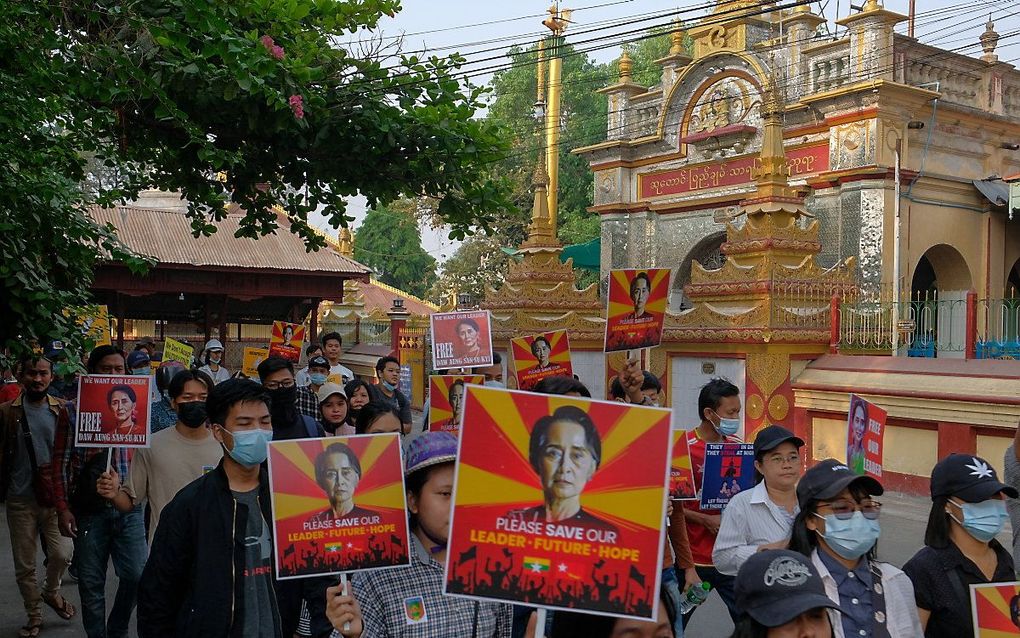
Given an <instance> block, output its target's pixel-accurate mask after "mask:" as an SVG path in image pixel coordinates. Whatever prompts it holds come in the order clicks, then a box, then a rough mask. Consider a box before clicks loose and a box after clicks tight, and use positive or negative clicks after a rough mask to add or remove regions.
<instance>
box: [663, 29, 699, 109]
mask: <svg viewBox="0 0 1020 638" xmlns="http://www.w3.org/2000/svg"><path fill="white" fill-rule="evenodd" d="M670 41H671V42H672V46H670V48H669V55H667V56H666V57H664V58H660V59H658V60H656V61H655V63H656V64H658V65H659V66H661V67H662V95H663V97H665V96H666V95H667V94H668V93H669V90H670V89H671V88H672V87H673V85H674V84H676V80H677V78H678V77H680V72H681V70H682V69H683V68H684V67H685V66H687V65H688V64H690V63H691V56H690V55H688V54H687V51H686V50H685V49H684V30H683V28H682V27H681V26H680V21H679V20H677V21H675V22H674V23H673V32H672V33H670Z"/></svg>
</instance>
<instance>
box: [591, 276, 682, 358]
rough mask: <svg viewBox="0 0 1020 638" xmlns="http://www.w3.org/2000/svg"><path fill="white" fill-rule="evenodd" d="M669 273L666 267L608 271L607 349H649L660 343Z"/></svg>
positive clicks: (666, 301)
mask: <svg viewBox="0 0 1020 638" xmlns="http://www.w3.org/2000/svg"><path fill="white" fill-rule="evenodd" d="M669 273H670V271H669V269H667V268H649V269H647V270H614V271H612V272H611V273H610V275H609V302H608V303H609V307H608V311H607V314H606V316H607V319H606V352H618V351H620V350H633V349H638V348H651V347H652V346H657V345H659V343H661V342H662V323H663V321H664V320H665V317H666V304H667V303H668V301H669Z"/></svg>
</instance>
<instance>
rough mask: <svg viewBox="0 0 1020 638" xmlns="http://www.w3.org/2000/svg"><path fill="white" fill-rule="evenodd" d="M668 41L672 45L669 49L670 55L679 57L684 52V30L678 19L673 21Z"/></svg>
mask: <svg viewBox="0 0 1020 638" xmlns="http://www.w3.org/2000/svg"><path fill="white" fill-rule="evenodd" d="M669 39H670V41H671V42H672V43H673V44H672V46H670V47H669V54H670V55H680V54H682V53H683V52H684V30H683V23H682V22H680V18H674V19H673V32H672V33H670V34H669Z"/></svg>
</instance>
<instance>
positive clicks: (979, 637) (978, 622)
mask: <svg viewBox="0 0 1020 638" xmlns="http://www.w3.org/2000/svg"><path fill="white" fill-rule="evenodd" d="M970 595H971V606H972V609H973V610H974V637H975V638H1006V637H1007V636H1014V637H1015V636H1017V635H1018V634H1020V583H1016V582H1013V583H991V584H988V585H971V586H970Z"/></svg>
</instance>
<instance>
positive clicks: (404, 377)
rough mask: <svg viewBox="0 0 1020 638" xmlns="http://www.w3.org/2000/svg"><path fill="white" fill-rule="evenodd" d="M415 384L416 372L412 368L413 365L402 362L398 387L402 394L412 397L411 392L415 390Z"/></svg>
mask: <svg viewBox="0 0 1020 638" xmlns="http://www.w3.org/2000/svg"><path fill="white" fill-rule="evenodd" d="M413 384H414V372H413V371H412V370H411V366H409V365H404V364H401V365H400V378H399V379H398V380H397V389H398V390H400V394H402V395H404V396H405V397H407V398H408V399H410V398H411V393H412V392H413V391H414V389H413Z"/></svg>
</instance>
